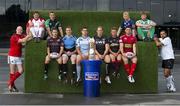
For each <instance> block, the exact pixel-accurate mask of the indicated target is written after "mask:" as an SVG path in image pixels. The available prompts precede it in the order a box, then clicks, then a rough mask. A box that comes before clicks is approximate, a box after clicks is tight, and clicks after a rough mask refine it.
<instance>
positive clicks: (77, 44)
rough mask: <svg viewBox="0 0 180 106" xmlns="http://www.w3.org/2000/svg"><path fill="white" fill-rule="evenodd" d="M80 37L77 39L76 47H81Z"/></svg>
mask: <svg viewBox="0 0 180 106" xmlns="http://www.w3.org/2000/svg"><path fill="white" fill-rule="evenodd" d="M79 39H80V38H78V39H77V40H76V47H79V46H80V40H79Z"/></svg>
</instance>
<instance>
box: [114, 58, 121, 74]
mask: <svg viewBox="0 0 180 106" xmlns="http://www.w3.org/2000/svg"><path fill="white" fill-rule="evenodd" d="M120 64H121V61H120V60H117V61H115V66H116V67H115V68H116V71H118V72H119V68H120Z"/></svg>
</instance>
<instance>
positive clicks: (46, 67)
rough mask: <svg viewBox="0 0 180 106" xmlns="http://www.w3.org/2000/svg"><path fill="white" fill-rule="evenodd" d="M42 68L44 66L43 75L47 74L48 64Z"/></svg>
mask: <svg viewBox="0 0 180 106" xmlns="http://www.w3.org/2000/svg"><path fill="white" fill-rule="evenodd" d="M44 66H45V69H44V74H46V75H47V74H48V64H44Z"/></svg>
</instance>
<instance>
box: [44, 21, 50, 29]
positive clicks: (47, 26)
mask: <svg viewBox="0 0 180 106" xmlns="http://www.w3.org/2000/svg"><path fill="white" fill-rule="evenodd" d="M45 27H46V28H49V19H48V20H46V21H45Z"/></svg>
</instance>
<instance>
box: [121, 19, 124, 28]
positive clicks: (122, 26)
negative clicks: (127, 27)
mask: <svg viewBox="0 0 180 106" xmlns="http://www.w3.org/2000/svg"><path fill="white" fill-rule="evenodd" d="M121 28H124V20H123V21H122V22H121Z"/></svg>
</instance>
